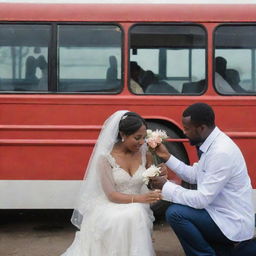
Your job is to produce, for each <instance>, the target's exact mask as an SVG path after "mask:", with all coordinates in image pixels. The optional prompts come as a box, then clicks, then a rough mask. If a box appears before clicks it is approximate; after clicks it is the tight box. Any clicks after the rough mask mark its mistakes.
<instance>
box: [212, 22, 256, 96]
mask: <svg viewBox="0 0 256 256" xmlns="http://www.w3.org/2000/svg"><path fill="white" fill-rule="evenodd" d="M236 25H237V26H255V28H256V23H255V22H225V23H218V24H217V25H216V26H215V27H214V29H213V31H212V46H213V48H212V49H213V53H212V56H213V58H212V73H213V75H212V87H213V89H214V91H215V92H216V94H218V95H221V96H227V97H228V96H243V97H244V96H255V95H256V90H255V92H254V93H239V92H237V93H234V94H231V93H228V94H225V93H221V92H219V91H218V90H217V89H216V86H215V75H214V74H215V72H216V68H215V57H216V55H215V51H216V49H217V48H216V44H215V42H216V40H215V39H216V30H217V29H218V28H219V27H223V26H224V27H229V26H230V27H231V26H236ZM248 49H250V48H248ZM251 50H252V49H251ZM255 51H256V47H255ZM255 64H256V59H255ZM255 85H256V66H255Z"/></svg>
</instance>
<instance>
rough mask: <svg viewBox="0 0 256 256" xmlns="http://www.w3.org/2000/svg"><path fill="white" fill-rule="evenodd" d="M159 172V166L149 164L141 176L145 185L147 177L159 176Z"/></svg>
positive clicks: (147, 180)
mask: <svg viewBox="0 0 256 256" xmlns="http://www.w3.org/2000/svg"><path fill="white" fill-rule="evenodd" d="M160 173H161V171H160V167H157V166H155V165H151V166H150V167H149V168H148V169H146V170H145V171H144V172H143V173H142V177H143V181H144V183H145V184H146V185H148V182H149V179H150V178H153V177H156V176H159V174H160Z"/></svg>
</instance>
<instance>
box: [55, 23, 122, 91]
mask: <svg viewBox="0 0 256 256" xmlns="http://www.w3.org/2000/svg"><path fill="white" fill-rule="evenodd" d="M58 49H59V56H58V64H59V72H58V73H59V79H58V91H59V92H88V93H93V92H95V93H101V92H102V93H115V92H118V91H120V87H121V30H120V28H119V27H117V26H114V25H59V26H58Z"/></svg>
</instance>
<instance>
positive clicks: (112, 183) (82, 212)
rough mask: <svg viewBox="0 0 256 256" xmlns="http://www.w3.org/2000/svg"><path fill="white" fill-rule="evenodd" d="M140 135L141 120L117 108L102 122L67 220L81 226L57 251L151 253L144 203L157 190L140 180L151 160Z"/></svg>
mask: <svg viewBox="0 0 256 256" xmlns="http://www.w3.org/2000/svg"><path fill="white" fill-rule="evenodd" d="M145 137H146V122H145V120H144V119H143V118H142V117H140V116H139V115H138V114H136V113H134V112H127V111H117V112H115V113H114V114H113V115H112V116H110V117H109V118H108V119H107V120H106V121H105V123H104V125H103V128H102V131H101V133H100V135H99V138H98V141H97V143H96V145H95V147H94V150H93V153H92V155H91V158H90V161H89V163H88V167H87V171H86V173H87V176H86V179H85V180H84V182H83V184H82V188H81V192H80V199H79V202H78V205H77V207H76V209H75V210H74V213H73V216H72V219H71V221H72V223H73V224H74V225H76V226H77V227H78V228H79V229H80V231H78V232H76V236H75V239H74V241H73V243H72V245H71V246H70V247H69V248H68V249H67V251H66V252H65V253H64V254H62V256H102V255H106V256H120V255H121V256H141V255H143V256H153V255H155V252H154V249H153V245H152V240H151V232H152V227H153V220H154V217H153V214H152V211H151V210H150V208H149V204H150V203H153V202H156V201H157V200H159V199H160V198H161V194H160V191H158V190H156V191H149V190H148V189H147V187H146V185H145V184H144V183H143V180H142V173H143V172H144V171H145V169H146V168H147V167H149V166H150V165H151V164H152V157H151V155H150V154H149V153H148V152H147V146H146V144H145Z"/></svg>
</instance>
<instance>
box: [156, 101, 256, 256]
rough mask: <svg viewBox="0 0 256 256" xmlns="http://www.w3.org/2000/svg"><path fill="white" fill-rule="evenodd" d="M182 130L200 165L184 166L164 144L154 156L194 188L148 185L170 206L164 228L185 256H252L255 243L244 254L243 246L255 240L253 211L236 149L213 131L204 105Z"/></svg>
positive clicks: (185, 119)
mask: <svg viewBox="0 0 256 256" xmlns="http://www.w3.org/2000/svg"><path fill="white" fill-rule="evenodd" d="M182 124H183V127H184V133H185V135H186V136H187V138H188V139H189V141H190V144H191V145H195V146H197V147H198V149H199V153H200V155H201V156H200V159H199V161H198V163H195V164H193V165H192V166H189V165H186V164H185V163H183V162H181V161H180V160H178V159H177V158H176V157H174V156H173V155H171V154H170V153H169V152H168V150H167V149H166V147H165V146H164V145H163V144H160V145H159V146H158V147H157V148H156V153H157V154H158V156H159V157H161V158H162V159H163V160H165V161H166V165H167V166H168V167H169V168H170V169H171V170H172V171H174V172H175V173H176V174H177V175H178V176H180V177H181V178H182V179H183V180H184V181H187V182H189V183H192V184H197V190H189V189H185V188H183V187H181V186H179V185H177V184H174V183H172V182H169V181H168V180H167V179H166V176H159V177H156V178H154V179H153V180H152V182H153V186H154V187H155V188H158V189H162V197H163V199H164V200H167V201H171V202H172V203H173V204H172V205H171V206H170V207H169V208H168V209H167V211H166V219H167V221H168V223H169V224H170V225H171V227H172V228H173V230H174V232H175V233H176V235H177V237H178V238H179V240H180V243H181V245H182V247H183V249H184V251H185V253H186V255H189V256H201V255H231V254H230V253H231V251H232V253H233V254H232V255H236V256H237V255H243V256H252V255H254V256H255V255H256V251H255V250H256V242H255V241H252V240H250V241H252V242H253V243H251V244H252V246H246V248H245V249H244V247H245V246H244V245H245V242H244V243H242V242H243V241H246V240H249V239H251V238H252V237H253V234H254V209H253V204H252V187H251V181H250V178H249V176H248V172H247V168H246V164H245V160H244V158H243V155H242V153H241V151H240V149H239V148H238V146H237V145H236V144H235V143H234V142H233V141H232V140H231V139H230V138H229V137H228V136H227V135H226V134H224V133H223V132H222V131H221V130H220V129H219V128H218V127H217V126H215V115H214V111H213V109H212V108H211V107H210V106H209V105H207V104H205V103H195V104H193V105H191V106H189V107H188V108H187V109H186V110H185V111H184V112H183V116H182ZM246 243H248V241H247V242H246ZM249 243H250V242H249ZM253 246H254V248H253ZM241 249H242V252H241ZM239 250H240V251H239ZM244 250H247V251H246V254H244ZM250 253H251V254H250Z"/></svg>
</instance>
